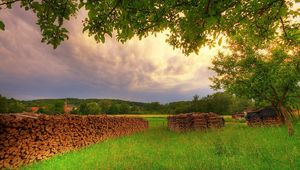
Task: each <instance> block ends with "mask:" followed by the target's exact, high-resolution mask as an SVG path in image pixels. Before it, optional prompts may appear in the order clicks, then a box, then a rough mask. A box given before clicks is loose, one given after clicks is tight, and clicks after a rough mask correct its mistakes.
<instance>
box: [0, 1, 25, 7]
mask: <svg viewBox="0 0 300 170" xmlns="http://www.w3.org/2000/svg"><path fill="white" fill-rule="evenodd" d="M18 1H21V0H13V1H7V2H2V3H0V6H2V5H9V4H13V3H15V2H18Z"/></svg>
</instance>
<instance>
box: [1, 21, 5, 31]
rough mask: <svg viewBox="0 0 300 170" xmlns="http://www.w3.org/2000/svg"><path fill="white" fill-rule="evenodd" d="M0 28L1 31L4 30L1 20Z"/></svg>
mask: <svg viewBox="0 0 300 170" xmlns="http://www.w3.org/2000/svg"><path fill="white" fill-rule="evenodd" d="M0 30H2V31H4V30H5V25H4V23H3V22H2V21H0Z"/></svg>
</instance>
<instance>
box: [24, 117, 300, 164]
mask: <svg viewBox="0 0 300 170" xmlns="http://www.w3.org/2000/svg"><path fill="white" fill-rule="evenodd" d="M148 120H149V124H150V129H149V130H147V131H145V132H142V133H138V134H135V135H130V136H125V137H122V138H117V139H110V140H106V141H104V142H100V143H98V144H95V145H92V146H89V147H86V148H82V149H80V150H78V151H73V152H69V153H66V154H62V155H57V156H55V157H53V158H51V159H48V160H45V161H41V162H36V163H34V164H32V165H29V166H28V167H23V168H24V169H30V170H33V169H142V170H143V169H145V170H148V169H203V170H210V169H245V170H246V169H253V170H258V169H299V166H300V162H299V161H298V159H299V157H300V152H299V150H300V143H299V137H300V134H299V133H297V134H295V136H288V135H287V134H286V133H285V131H286V129H285V127H284V126H281V127H270V128H250V127H247V126H246V125H243V124H239V123H235V124H230V125H226V126H225V128H224V129H222V130H209V131H208V132H201V131H200V132H199V131H197V132H188V133H174V132H170V131H169V130H168V129H167V128H166V123H167V122H166V119H162V118H150V119H148ZM295 128H296V129H298V130H300V124H296V126H295ZM91 155H92V156H91ZM111 160H118V161H111ZM23 168H21V169H23Z"/></svg>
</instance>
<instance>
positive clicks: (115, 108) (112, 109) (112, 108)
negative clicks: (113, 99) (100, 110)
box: [107, 103, 120, 114]
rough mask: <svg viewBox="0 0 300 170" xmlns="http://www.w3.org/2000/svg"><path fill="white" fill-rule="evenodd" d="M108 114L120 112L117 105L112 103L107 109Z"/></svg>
mask: <svg viewBox="0 0 300 170" xmlns="http://www.w3.org/2000/svg"><path fill="white" fill-rule="evenodd" d="M107 113H108V114H118V113H120V107H119V105H117V104H115V103H112V104H111V105H110V107H109V109H108V111H107Z"/></svg>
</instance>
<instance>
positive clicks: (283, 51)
mask: <svg viewBox="0 0 300 170" xmlns="http://www.w3.org/2000/svg"><path fill="white" fill-rule="evenodd" d="M283 31H286V29H283ZM285 38H286V36H285V37H277V38H275V39H274V40H273V41H272V43H271V44H268V45H259V44H257V43H256V42H255V41H251V40H245V39H243V38H237V39H236V40H235V41H232V42H231V44H230V46H229V48H230V49H231V53H230V54H224V53H219V55H218V56H217V57H216V58H215V59H214V60H213V62H212V63H213V66H212V67H211V69H212V70H213V71H215V73H216V75H215V76H214V77H212V78H211V80H212V81H213V86H212V87H213V88H214V89H225V90H226V91H228V92H230V93H233V94H236V95H238V96H244V97H247V98H248V99H254V100H255V101H256V102H257V103H269V104H270V105H272V106H273V107H274V108H275V109H276V110H277V113H278V115H279V116H280V117H281V118H282V120H284V121H285V122H286V123H287V124H288V127H289V133H290V134H292V133H293V130H292V124H291V122H290V121H289V113H291V112H292V110H293V108H294V109H295V108H298V106H299V103H300V96H299V94H300V86H299V85H300V84H299V83H300V46H299V43H298V41H297V40H295V39H288V40H287V39H285ZM253 44H256V45H255V46H253Z"/></svg>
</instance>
